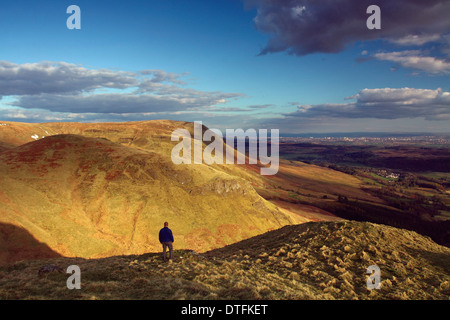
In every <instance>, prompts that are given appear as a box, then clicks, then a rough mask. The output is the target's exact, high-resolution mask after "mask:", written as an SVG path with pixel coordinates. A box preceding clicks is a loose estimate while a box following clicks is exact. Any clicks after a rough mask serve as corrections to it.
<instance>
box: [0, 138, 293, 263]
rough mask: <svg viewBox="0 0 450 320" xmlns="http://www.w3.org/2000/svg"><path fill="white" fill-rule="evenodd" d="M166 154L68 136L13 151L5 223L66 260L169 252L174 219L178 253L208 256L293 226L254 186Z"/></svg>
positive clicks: (3, 157)
mask: <svg viewBox="0 0 450 320" xmlns="http://www.w3.org/2000/svg"><path fill="white" fill-rule="evenodd" d="M161 149H162V147H161V148H156V147H155V150H157V151H159V152H153V151H150V150H148V149H144V148H136V147H129V146H127V145H122V144H119V143H114V142H111V141H109V140H108V139H104V138H89V137H84V136H80V135H73V134H69V135H67V134H66V135H55V136H49V137H46V138H44V139H38V140H36V141H33V142H30V143H27V144H24V145H22V146H19V147H16V148H14V149H10V150H7V151H4V152H2V153H0V179H1V184H0V199H1V201H0V213H1V215H0V222H2V223H9V224H12V225H15V226H18V227H21V228H24V229H25V230H27V231H28V232H29V233H30V234H31V235H32V236H33V237H35V238H36V239H37V241H39V242H43V243H45V244H47V245H48V246H49V247H50V248H51V249H52V250H54V251H56V252H57V253H58V254H61V255H64V256H79V257H86V258H88V257H104V256H110V255H115V254H138V253H144V252H149V251H152V250H156V249H157V248H158V249H159V242H158V240H157V234H158V231H159V229H160V228H161V227H162V224H163V222H164V221H166V220H167V221H170V222H171V227H172V228H173V230H174V233H175V236H176V246H177V248H190V249H195V250H198V251H205V250H208V249H212V248H217V247H221V246H224V245H226V244H230V243H233V242H235V241H238V240H241V239H244V238H248V237H251V236H254V235H256V234H260V233H262V232H265V231H267V230H270V229H276V228H279V227H280V226H283V225H286V224H290V223H292V222H293V220H292V219H291V218H290V217H289V216H288V215H286V214H284V213H282V212H281V211H279V210H278V209H277V207H276V206H274V205H273V204H271V203H269V202H267V201H265V200H264V199H263V198H261V197H260V196H259V195H258V194H257V193H256V192H255V191H254V189H253V187H252V186H251V185H250V183H248V182H247V181H246V180H244V179H242V178H239V177H236V176H233V175H230V174H227V173H225V172H222V171H219V170H215V169H214V168H212V167H209V166H206V165H196V166H190V165H179V166H176V165H174V164H173V163H172V161H171V158H170V153H168V154H167V153H164V152H161ZM9 248H10V247H9V246H8V245H6V246H5V247H3V248H2V250H6V251H8V250H9ZM21 258H24V257H22V256H21Z"/></svg>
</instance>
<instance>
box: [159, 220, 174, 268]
mask: <svg viewBox="0 0 450 320" xmlns="http://www.w3.org/2000/svg"><path fill="white" fill-rule="evenodd" d="M159 242H161V244H162V246H163V258H164V261H166V248H167V247H169V252H170V260H172V253H173V246H172V244H173V234H172V230H170V229H169V223H168V222H164V228H162V229H161V230H160V231H159Z"/></svg>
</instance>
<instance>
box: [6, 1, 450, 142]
mask: <svg viewBox="0 0 450 320" xmlns="http://www.w3.org/2000/svg"><path fill="white" fill-rule="evenodd" d="M372 2H373V1H358V2H357V4H356V5H355V0H333V1H331V0H318V1H315V2H313V3H312V2H311V1H308V0H297V1H296V0H282V1H281V0H280V1H274V0H273V1H271V0H214V1H211V0H204V1H196V0H192V1H185V0H179V1H176V0H164V1H163V0H152V1H143V0H140V1H124V0H122V1H99V0H91V1H81V0H75V1H70V2H69V1H55V0H53V1H21V0H18V1H14V2H13V1H10V2H8V3H7V4H2V10H0V29H1V30H2V32H1V33H0V40H1V42H0V43H1V50H0V97H2V99H1V100H0V121H1V120H6V121H23V122H47V121H80V122H90V121H135V120H150V119H173V120H185V121H196V120H197V121H203V123H204V124H206V125H208V126H210V127H214V128H219V129H224V128H244V129H246V128H263V127H264V128H268V129H271V128H275V129H280V131H281V132H282V133H301V132H351V131H371V132H373V131H386V132H413V131H419V132H448V131H449V130H448V128H449V124H450V93H449V92H450V81H449V80H450V22H449V21H448V20H449V19H448V17H449V16H450V4H449V1H443V0H431V1H428V2H422V3H420V2H418V1H414V0H399V1H396V2H395V5H394V4H392V1H387V0H380V1H375V2H377V4H378V5H379V7H380V9H381V30H368V29H367V27H366V19H367V18H368V17H369V16H370V14H367V13H366V12H365V10H366V8H367V7H368V5H370V4H374V3H372ZM72 4H75V5H78V6H79V7H80V9H81V30H69V29H68V28H67V27H66V20H67V18H68V17H69V16H70V15H69V14H67V13H66V9H67V7H68V6H70V5H72Z"/></svg>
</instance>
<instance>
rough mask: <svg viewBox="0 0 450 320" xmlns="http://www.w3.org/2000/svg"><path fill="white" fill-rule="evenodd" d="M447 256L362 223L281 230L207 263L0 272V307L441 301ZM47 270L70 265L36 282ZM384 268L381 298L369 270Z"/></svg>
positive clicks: (123, 262) (127, 261)
mask: <svg viewBox="0 0 450 320" xmlns="http://www.w3.org/2000/svg"><path fill="white" fill-rule="evenodd" d="M449 257H450V250H449V249H448V248H445V247H442V246H439V245H437V244H436V243H434V242H433V241H431V240H430V239H429V238H426V237H423V236H421V235H418V234H417V233H415V232H411V231H406V230H401V229H395V228H392V227H387V226H381V225H375V224H370V223H359V222H326V223H325V222H319V223H306V224H303V225H296V226H286V227H283V228H281V229H279V230H275V231H271V232H268V233H266V234H263V235H261V236H257V237H254V238H251V239H248V240H244V241H242V242H239V243H236V244H233V245H230V246H226V247H224V248H221V249H216V250H213V251H210V252H208V253H205V254H197V253H195V252H192V251H186V250H177V251H175V256H174V261H173V262H172V263H170V262H163V261H162V258H161V254H157V253H147V254H143V255H138V256H136V255H133V256H115V257H109V258H103V259H80V258H56V259H50V260H45V261H28V262H17V263H15V264H13V265H9V266H3V267H1V268H0V298H1V299H194V300H202V299H250V300H256V299H448V297H449V294H450V286H449V282H450V275H449V270H450V268H449ZM44 264H54V265H58V266H60V267H62V268H67V266H68V265H72V264H77V265H79V266H80V269H81V272H82V273H81V284H82V285H81V287H82V288H81V290H68V289H67V288H66V286H65V284H66V279H67V277H68V276H69V275H66V274H59V273H56V274H48V275H44V276H43V277H38V275H37V271H38V270H39V268H40V267H41V266H42V265H44ZM371 264H377V265H378V266H379V267H380V268H381V280H382V284H381V289H380V290H372V291H370V290H368V289H367V288H366V276H367V275H366V273H365V272H366V268H367V267H368V266H369V265H371Z"/></svg>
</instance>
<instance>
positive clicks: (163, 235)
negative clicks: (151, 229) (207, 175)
mask: <svg viewBox="0 0 450 320" xmlns="http://www.w3.org/2000/svg"><path fill="white" fill-rule="evenodd" d="M159 242H173V234H172V230H170V229H169V228H168V227H164V228H162V229H161V230H160V231H159Z"/></svg>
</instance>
